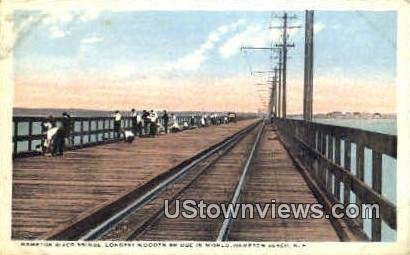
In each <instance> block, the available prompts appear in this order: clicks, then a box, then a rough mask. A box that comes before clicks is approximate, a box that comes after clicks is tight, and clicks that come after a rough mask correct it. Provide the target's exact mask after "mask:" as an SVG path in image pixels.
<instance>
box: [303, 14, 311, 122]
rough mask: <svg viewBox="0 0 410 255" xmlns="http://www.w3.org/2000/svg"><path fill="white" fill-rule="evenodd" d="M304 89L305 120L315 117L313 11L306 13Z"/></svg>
mask: <svg viewBox="0 0 410 255" xmlns="http://www.w3.org/2000/svg"><path fill="white" fill-rule="evenodd" d="M304 76H305V77H304V89H303V119H304V120H305V121H312V115H313V11H306V13H305V72H304Z"/></svg>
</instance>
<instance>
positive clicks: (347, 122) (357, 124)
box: [314, 119, 397, 135]
mask: <svg viewBox="0 0 410 255" xmlns="http://www.w3.org/2000/svg"><path fill="white" fill-rule="evenodd" d="M314 121H315V122H319V123H323V124H329V125H336V126H344V127H351V128H358V129H363V130H368V131H372V132H378V133H383V134H388V135H397V124H396V119H314Z"/></svg>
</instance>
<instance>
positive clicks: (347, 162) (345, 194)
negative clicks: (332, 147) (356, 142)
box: [343, 138, 351, 204]
mask: <svg viewBox="0 0 410 255" xmlns="http://www.w3.org/2000/svg"><path fill="white" fill-rule="evenodd" d="M344 141H345V148H344V156H345V158H344V161H345V162H344V168H345V169H346V170H348V171H350V168H351V167H350V154H351V144H350V141H349V140H348V139H346V138H345V139H344ZM343 186H344V189H343V203H344V204H349V203H350V183H348V182H347V180H346V179H345V180H343Z"/></svg>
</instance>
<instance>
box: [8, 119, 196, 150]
mask: <svg viewBox="0 0 410 255" xmlns="http://www.w3.org/2000/svg"><path fill="white" fill-rule="evenodd" d="M191 118H192V115H180V116H177V122H178V123H179V124H180V125H182V124H183V123H184V122H187V123H188V124H189V123H190V120H191ZM194 119H195V124H199V123H200V120H201V116H200V115H194ZM47 121H49V120H48V118H46V117H13V158H16V157H23V156H32V155H38V154H40V152H39V149H38V148H36V147H37V146H39V145H41V144H42V142H43V140H44V139H45V134H44V129H43V124H44V123H45V122H47ZM54 121H56V123H59V122H60V124H61V122H62V121H63V118H54ZM159 121H160V122H161V124H163V120H162V118H161V116H160V118H159ZM171 121H172V120H170V122H171ZM71 122H72V129H71V134H70V136H71V137H72V139H73V141H74V144H68V145H67V146H66V147H67V148H68V149H78V148H82V147H88V146H93V145H99V144H104V143H109V142H115V141H117V140H118V139H116V138H115V135H114V118H113V117H72V118H71ZM131 125H132V124H131V117H123V119H122V123H121V127H122V128H123V129H130V128H131Z"/></svg>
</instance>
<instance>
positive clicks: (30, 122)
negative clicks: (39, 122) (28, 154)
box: [28, 120, 33, 151]
mask: <svg viewBox="0 0 410 255" xmlns="http://www.w3.org/2000/svg"><path fill="white" fill-rule="evenodd" d="M32 135H33V122H32V121H31V120H29V121H28V136H29V137H30V138H29V139H28V151H31V144H32V140H31V137H32Z"/></svg>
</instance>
